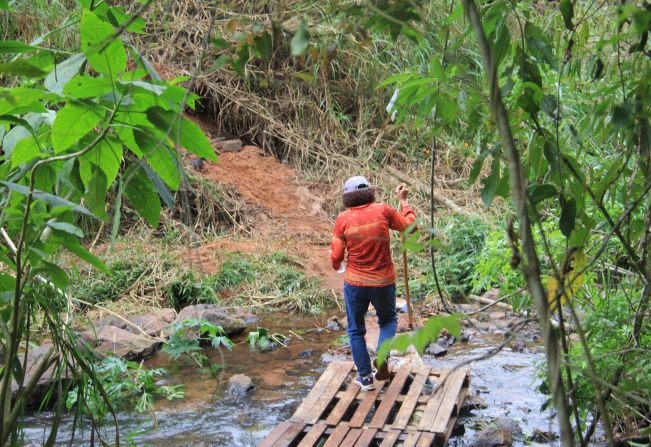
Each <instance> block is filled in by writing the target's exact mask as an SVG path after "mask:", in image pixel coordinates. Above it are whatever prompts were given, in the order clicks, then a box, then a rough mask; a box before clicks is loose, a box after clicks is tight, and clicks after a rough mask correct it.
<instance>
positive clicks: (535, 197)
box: [527, 183, 557, 205]
mask: <svg viewBox="0 0 651 447" xmlns="http://www.w3.org/2000/svg"><path fill="white" fill-rule="evenodd" d="M527 193H528V194H529V200H530V201H531V203H532V204H534V205H535V204H537V203H539V202H542V201H543V200H546V199H550V198H552V197H554V196H556V194H557V190H556V186H554V185H552V184H551V183H542V184H540V185H538V184H532V185H529V187H528V188H527Z"/></svg>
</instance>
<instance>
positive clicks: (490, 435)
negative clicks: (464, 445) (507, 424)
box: [469, 428, 513, 447]
mask: <svg viewBox="0 0 651 447" xmlns="http://www.w3.org/2000/svg"><path fill="white" fill-rule="evenodd" d="M512 444H513V436H512V435H511V432H510V431H508V430H504V429H503V428H486V429H484V430H482V431H480V432H478V433H477V434H476V435H475V437H474V438H473V439H472V440H471V441H470V444H469V445H470V447H511V445H512Z"/></svg>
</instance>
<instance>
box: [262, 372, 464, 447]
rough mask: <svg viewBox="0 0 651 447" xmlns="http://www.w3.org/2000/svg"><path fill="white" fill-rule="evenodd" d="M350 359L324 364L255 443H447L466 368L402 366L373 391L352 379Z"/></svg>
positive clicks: (407, 446) (384, 446) (306, 446)
mask: <svg viewBox="0 0 651 447" xmlns="http://www.w3.org/2000/svg"><path fill="white" fill-rule="evenodd" d="M355 374H356V371H354V370H353V362H350V361H345V362H342V361H337V362H332V363H330V364H329V365H328V367H327V368H326V370H325V371H324V372H323V374H322V375H321V377H320V378H319V380H318V381H317V382H316V384H315V385H314V387H313V388H312V390H311V391H310V393H309V394H308V395H307V397H306V398H305V400H304V401H303V402H302V403H301V405H300V406H299V407H298V408H297V409H296V412H295V413H294V415H293V416H292V417H291V418H290V419H289V421H287V422H282V423H281V424H279V425H277V426H276V427H275V428H274V430H273V431H272V432H271V433H269V435H267V437H265V438H264V439H263V440H262V441H260V443H259V444H258V447H339V446H341V447H371V446H373V447H378V446H379V447H391V446H404V447H429V446H437V447H439V446H444V445H446V444H447V442H448V439H449V437H450V434H451V433H452V429H453V428H454V424H455V422H456V420H457V417H458V415H459V409H460V408H461V404H462V402H463V399H465V397H466V396H467V395H468V389H469V386H470V371H469V370H468V368H459V369H456V370H447V369H436V368H432V367H431V366H429V365H423V364H418V365H411V364H409V365H404V366H402V367H400V368H398V369H397V370H396V371H395V372H392V373H391V378H390V379H389V380H388V381H385V382H376V388H375V390H373V391H366V392H360V388H359V387H358V386H357V385H355V384H353V383H351V382H352V380H353V378H354V377H355Z"/></svg>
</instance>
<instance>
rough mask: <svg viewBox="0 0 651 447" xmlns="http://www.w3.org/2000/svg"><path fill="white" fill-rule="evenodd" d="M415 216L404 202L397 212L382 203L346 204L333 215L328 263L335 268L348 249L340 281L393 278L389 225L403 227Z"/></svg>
mask: <svg viewBox="0 0 651 447" xmlns="http://www.w3.org/2000/svg"><path fill="white" fill-rule="evenodd" d="M415 219H416V214H415V213H414V210H413V209H412V208H411V207H410V206H409V205H406V206H404V207H402V211H401V212H400V213H399V212H398V211H396V210H395V209H393V208H391V207H390V206H389V205H386V204H384V203H369V204H366V205H361V206H356V207H352V208H348V209H347V210H346V211H344V212H343V213H341V214H339V216H337V220H336V221H335V228H334V231H333V234H332V254H331V261H332V267H333V268H334V269H335V270H338V269H339V267H340V266H341V263H342V261H343V260H344V255H345V252H346V251H348V264H347V266H346V272H345V273H344V281H346V282H347V283H348V284H350V285H353V286H367V287H368V286H370V287H384V286H389V285H391V284H393V283H395V282H396V271H395V268H394V267H393V260H392V258H391V245H390V239H389V229H392V230H397V231H404V230H405V229H407V227H408V226H409V225H410V224H411V223H412V222H413V221H414V220H415Z"/></svg>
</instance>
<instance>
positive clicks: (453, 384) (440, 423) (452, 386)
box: [429, 368, 468, 433]
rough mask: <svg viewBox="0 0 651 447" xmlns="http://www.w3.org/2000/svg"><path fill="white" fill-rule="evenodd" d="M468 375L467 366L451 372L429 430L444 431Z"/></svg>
mask: <svg viewBox="0 0 651 447" xmlns="http://www.w3.org/2000/svg"><path fill="white" fill-rule="evenodd" d="M467 376H468V368H459V369H457V370H454V371H453V372H452V376H450V378H449V379H448V380H447V381H446V385H448V386H446V387H445V388H446V390H444V391H445V396H444V398H443V402H441V405H440V407H439V410H438V412H437V413H436V417H435V418H434V420H433V421H432V425H431V426H430V428H429V431H431V432H434V433H445V431H446V428H447V426H448V421H449V419H450V416H451V415H452V410H453V409H454V407H455V405H457V400H458V399H459V393H460V392H461V388H462V387H463V382H464V381H465V380H466V377H467Z"/></svg>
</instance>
